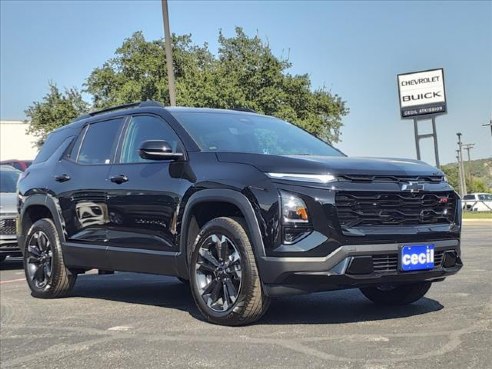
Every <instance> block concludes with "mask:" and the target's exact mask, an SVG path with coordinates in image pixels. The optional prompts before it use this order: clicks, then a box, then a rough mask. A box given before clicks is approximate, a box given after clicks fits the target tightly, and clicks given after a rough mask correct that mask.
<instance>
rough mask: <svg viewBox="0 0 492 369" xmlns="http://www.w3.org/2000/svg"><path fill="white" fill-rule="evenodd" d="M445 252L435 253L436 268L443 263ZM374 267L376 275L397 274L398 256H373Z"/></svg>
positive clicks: (437, 251) (438, 251)
mask: <svg viewBox="0 0 492 369" xmlns="http://www.w3.org/2000/svg"><path fill="white" fill-rule="evenodd" d="M443 255H444V251H442V250H436V251H435V252H434V268H439V267H440V266H441V263H442V257H443ZM372 267H373V270H374V272H375V273H395V272H396V271H397V270H398V254H386V255H373V257H372Z"/></svg>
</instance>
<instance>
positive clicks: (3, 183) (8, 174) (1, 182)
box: [0, 170, 19, 192]
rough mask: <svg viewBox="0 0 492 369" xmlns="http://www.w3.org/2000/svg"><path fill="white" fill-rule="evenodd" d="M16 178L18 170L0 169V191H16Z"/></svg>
mask: <svg viewBox="0 0 492 369" xmlns="http://www.w3.org/2000/svg"><path fill="white" fill-rule="evenodd" d="M18 178H19V172H18V171H14V170H0V192H16V187H17V179H18Z"/></svg>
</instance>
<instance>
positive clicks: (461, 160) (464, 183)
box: [456, 132, 467, 198]
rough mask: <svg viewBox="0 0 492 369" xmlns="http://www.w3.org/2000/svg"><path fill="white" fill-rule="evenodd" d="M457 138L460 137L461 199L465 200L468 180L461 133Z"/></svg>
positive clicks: (457, 134)
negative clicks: (464, 164)
mask: <svg viewBox="0 0 492 369" xmlns="http://www.w3.org/2000/svg"><path fill="white" fill-rule="evenodd" d="M456 136H458V147H459V162H460V163H459V167H460V183H461V198H463V196H464V195H466V194H467V191H466V179H465V167H464V166H463V143H462V142H461V133H460V132H458V133H456Z"/></svg>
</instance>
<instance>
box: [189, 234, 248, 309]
mask: <svg viewBox="0 0 492 369" xmlns="http://www.w3.org/2000/svg"><path fill="white" fill-rule="evenodd" d="M241 277H242V273H241V255H240V254H239V252H238V250H237V247H236V245H235V244H234V242H233V241H231V239H230V238H228V237H227V236H225V235H223V234H212V235H210V236H208V237H207V238H206V239H205V240H204V242H202V243H201V246H200V249H199V251H198V258H197V261H196V264H195V279H196V285H197V288H198V292H199V294H200V296H201V298H202V299H203V301H204V302H205V304H206V305H207V306H208V307H209V308H210V309H212V310H213V311H216V312H220V313H224V312H227V311H229V310H230V309H232V307H233V306H234V303H235V302H236V300H237V298H238V296H239V293H240V290H241Z"/></svg>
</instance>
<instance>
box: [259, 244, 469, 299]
mask: <svg viewBox="0 0 492 369" xmlns="http://www.w3.org/2000/svg"><path fill="white" fill-rule="evenodd" d="M432 243H433V244H434V245H435V255H436V256H435V262H434V268H433V269H431V270H426V271H415V272H400V271H399V268H398V252H399V248H400V247H401V246H402V245H403V244H402V243H391V244H373V245H345V246H340V247H339V248H337V249H336V250H335V251H333V252H332V253H330V254H329V255H327V256H325V257H269V256H265V257H261V258H259V260H258V262H259V264H260V265H259V267H260V270H261V278H262V282H263V284H264V287H265V292H266V293H267V294H268V295H270V296H278V295H292V294H302V293H310V292H318V291H327V290H336V289H345V288H360V287H367V286H371V285H380V284H397V283H409V282H418V281H439V280H443V279H444V278H445V277H447V276H449V275H452V274H455V273H456V272H458V271H459V270H460V269H461V267H462V265H463V264H462V261H461V258H460V255H461V253H460V241H459V240H441V241H433V242H432Z"/></svg>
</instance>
